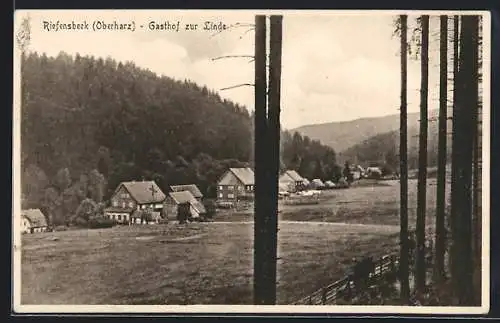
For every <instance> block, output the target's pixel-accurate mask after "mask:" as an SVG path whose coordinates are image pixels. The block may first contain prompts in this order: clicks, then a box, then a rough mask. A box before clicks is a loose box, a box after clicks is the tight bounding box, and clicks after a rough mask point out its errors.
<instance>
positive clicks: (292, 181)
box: [279, 170, 304, 192]
mask: <svg viewBox="0 0 500 323" xmlns="http://www.w3.org/2000/svg"><path fill="white" fill-rule="evenodd" d="M279 184H280V187H285V186H286V187H288V189H287V191H290V192H297V191H300V190H302V189H303V188H304V178H302V176H300V175H299V174H298V173H297V172H296V171H294V170H287V171H286V172H284V173H283V174H282V175H281V176H280V178H279Z"/></svg>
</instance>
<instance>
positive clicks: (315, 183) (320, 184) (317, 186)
mask: <svg viewBox="0 0 500 323" xmlns="http://www.w3.org/2000/svg"><path fill="white" fill-rule="evenodd" d="M311 187H312V188H313V189H322V188H324V187H325V184H324V183H323V181H322V180H320V179H319V178H315V179H313V180H312V181H311Z"/></svg>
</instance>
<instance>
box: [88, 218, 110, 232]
mask: <svg viewBox="0 0 500 323" xmlns="http://www.w3.org/2000/svg"><path fill="white" fill-rule="evenodd" d="M115 225H116V221H114V220H111V219H107V218H104V217H92V218H90V219H89V222H88V227H89V229H101V228H111V227H113V226H115Z"/></svg>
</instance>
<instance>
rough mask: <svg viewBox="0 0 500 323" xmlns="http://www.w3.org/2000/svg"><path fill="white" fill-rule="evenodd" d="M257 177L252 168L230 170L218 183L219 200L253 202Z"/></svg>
mask: <svg viewBox="0 0 500 323" xmlns="http://www.w3.org/2000/svg"><path fill="white" fill-rule="evenodd" d="M254 184H255V177H254V173H253V170H252V169H251V168H248V167H245V168H229V170H227V171H226V172H225V173H224V175H222V176H221V178H220V180H219V181H218V182H217V200H218V201H221V202H233V201H239V200H252V199H253V193H254Z"/></svg>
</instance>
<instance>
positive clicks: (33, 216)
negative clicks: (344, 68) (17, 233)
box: [21, 209, 47, 233]
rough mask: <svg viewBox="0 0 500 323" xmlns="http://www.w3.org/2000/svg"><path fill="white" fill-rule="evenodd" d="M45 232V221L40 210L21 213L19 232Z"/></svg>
mask: <svg viewBox="0 0 500 323" xmlns="http://www.w3.org/2000/svg"><path fill="white" fill-rule="evenodd" d="M45 231H47V220H46V219H45V215H43V213H42V211H40V209H28V210H23V211H21V232H22V233H36V232H45Z"/></svg>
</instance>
